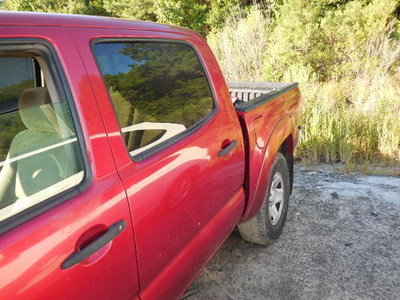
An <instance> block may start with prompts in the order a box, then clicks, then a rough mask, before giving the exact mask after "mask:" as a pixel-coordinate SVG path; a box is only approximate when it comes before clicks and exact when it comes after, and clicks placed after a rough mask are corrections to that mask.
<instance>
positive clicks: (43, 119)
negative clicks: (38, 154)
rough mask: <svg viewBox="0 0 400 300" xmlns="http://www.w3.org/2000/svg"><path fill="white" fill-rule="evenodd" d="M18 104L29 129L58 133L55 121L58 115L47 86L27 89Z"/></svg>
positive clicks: (23, 120)
mask: <svg viewBox="0 0 400 300" xmlns="http://www.w3.org/2000/svg"><path fill="white" fill-rule="evenodd" d="M18 106H19V113H20V116H21V119H22V122H23V123H24V124H25V126H26V127H27V128H28V129H30V130H35V131H42V132H51V133H57V130H56V128H55V127H54V125H55V124H54V121H53V120H54V119H56V115H55V112H54V109H53V108H52V104H51V98H50V94H49V91H48V90H47V88H45V87H36V88H29V89H26V90H25V91H23V92H22V94H21V96H20V98H19V103H18Z"/></svg>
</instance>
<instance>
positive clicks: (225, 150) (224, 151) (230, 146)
mask: <svg viewBox="0 0 400 300" xmlns="http://www.w3.org/2000/svg"><path fill="white" fill-rule="evenodd" d="M236 145H237V141H236V140H233V141H231V142H230V143H229V144H228V145H227V146H225V147H224V148H223V149H222V150H221V151H219V152H218V157H221V156H224V155H225V154H228V153H229V152H231V151H232V150H233V148H235V147H236Z"/></svg>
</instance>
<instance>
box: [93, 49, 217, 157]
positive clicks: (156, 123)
mask: <svg viewBox="0 0 400 300" xmlns="http://www.w3.org/2000/svg"><path fill="white" fill-rule="evenodd" d="M94 53H95V56H96V59H97V62H98V65H99V67H100V71H101V73H102V75H103V77H104V80H105V83H106V85H107V87H108V89H109V92H110V96H111V99H112V101H113V105H114V108H115V111H116V114H117V118H118V121H119V123H120V126H121V131H122V134H123V137H124V140H125V143H126V147H127V149H128V151H129V153H130V154H131V155H132V156H134V155H136V154H138V153H140V152H142V151H144V150H147V149H149V148H152V147H153V146H155V145H158V144H160V143H161V142H163V141H166V140H168V139H170V138H171V137H173V136H176V135H177V134H179V133H181V132H183V131H185V130H187V129H189V128H191V127H193V125H195V124H197V123H199V122H200V121H201V120H203V119H204V118H205V117H206V116H207V115H209V114H210V112H211V111H212V110H213V108H214V101H213V97H212V94H211V90H210V86H209V84H208V81H207V78H206V75H205V72H204V70H203V67H202V65H201V63H200V61H199V58H198V57H197V55H196V53H195V52H194V50H193V48H192V47H191V46H190V45H188V44H184V43H173V42H159V41H148V42H143V41H140V42H139V41H138V42H125V43H123V42H104V43H98V44H95V45H94Z"/></svg>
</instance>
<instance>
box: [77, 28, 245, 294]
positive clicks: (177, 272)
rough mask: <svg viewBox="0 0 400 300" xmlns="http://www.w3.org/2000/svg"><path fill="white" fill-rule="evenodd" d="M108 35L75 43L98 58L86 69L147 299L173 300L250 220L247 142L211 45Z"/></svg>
mask: <svg viewBox="0 0 400 300" xmlns="http://www.w3.org/2000/svg"><path fill="white" fill-rule="evenodd" d="M106 34H107V35H104V36H102V34H99V33H98V32H96V31H95V30H92V29H88V30H87V31H85V34H82V31H81V30H80V34H79V36H78V35H77V34H74V38H75V42H76V43H77V45H78V47H79V49H80V52H81V53H82V56H84V57H88V56H89V55H90V53H92V52H93V54H94V56H95V60H93V61H92V60H90V59H87V60H85V65H86V68H87V70H88V72H89V73H90V74H92V76H91V80H92V84H93V86H94V87H95V91H96V95H97V98H98V102H99V105H100V109H101V111H102V115H103V118H104V120H105V124H106V128H107V132H108V135H109V138H110V141H111V144H112V148H113V151H114V152H113V154H114V157H115V160H116V163H117V168H118V172H119V174H120V176H121V178H122V180H123V183H124V186H125V188H126V191H127V194H128V198H129V204H130V208H131V211H132V217H133V223H134V231H135V241H136V247H137V257H138V269H139V278H140V286H141V292H140V296H141V298H142V299H169V298H171V297H176V296H177V295H179V293H182V292H183V291H184V289H185V288H186V287H187V286H188V285H189V284H190V282H191V281H192V280H193V278H194V277H195V276H196V275H197V274H198V273H199V272H200V271H201V269H202V267H203V266H204V265H205V263H206V262H207V261H208V260H209V258H210V257H211V256H212V255H213V254H214V252H215V251H216V250H217V249H218V247H219V246H220V244H221V243H222V242H223V241H224V239H225V238H226V237H227V236H228V235H229V234H230V233H231V231H232V230H233V228H234V226H235V225H236V223H237V222H238V220H239V219H240V217H241V214H242V213H243V210H244V192H243V188H242V185H243V180H244V150H243V139H242V137H241V133H240V132H239V130H240V128H239V125H238V121H237V120H236V119H234V115H233V112H232V109H231V108H229V107H228V105H231V103H230V98H229V94H228V93H227V88H226V85H225V83H224V80H223V78H221V77H220V76H221V75H220V73H218V71H219V69H218V68H217V66H216V62H215V60H214V59H213V55H212V54H211V53H209V52H208V51H209V50H208V48H207V47H206V46H205V45H204V44H203V43H202V42H200V41H199V40H198V39H196V38H193V37H189V36H186V35H182V34H180V33H179V32H178V33H167V32H155V31H139V30H108V31H107V33H106ZM144 37H145V38H144ZM161 38H162V39H161ZM88 39H92V42H91V47H89V45H88V44H87V42H86V41H87V40H88ZM183 41H187V42H183ZM196 45H197V46H196ZM197 47H198V48H199V49H202V50H201V51H204V52H202V53H200V54H199V53H198V50H197ZM174 51H178V52H179V55H176V52H174ZM136 55H137V56H136ZM185 59H187V61H188V62H189V63H187V64H186V63H185ZM202 59H204V60H205V63H206V64H203V63H202V62H201V60H202ZM164 64H166V65H167V66H168V67H165V65H164ZM207 65H211V66H212V68H207ZM175 68H177V69H175ZM96 74H98V75H96ZM182 74H183V75H182ZM180 75H182V76H181V77H179V78H178V77H176V76H180ZM211 82H212V83H213V85H211V84H210V83H211ZM171 87H172V88H171ZM174 87H177V89H178V91H179V92H177V91H176V90H173V88H174ZM198 87H201V88H203V89H205V90H207V92H205V94H207V93H208V94H207V95H205V94H203V91H199V90H197V88H198ZM212 87H214V88H212ZM165 91H166V92H165ZM107 92H108V93H109V97H108V96H105V95H107V94H108V93H107ZM182 95H185V96H184V97H183V96H182ZM199 95H200V96H199ZM196 97H199V99H197V100H196V101H193V99H194V98H196ZM207 97H210V98H208V99H211V100H210V101H211V102H206V101H208V100H204V99H205V98H207ZM160 99H162V100H160ZM110 100H111V101H110ZM158 101H159V102H158ZM203 101H204V102H203ZM199 103H200V104H201V105H198V104H199ZM178 104H179V105H178ZM203 104H204V105H203ZM112 105H114V107H113V106H112ZM207 105H209V106H207ZM161 108H162V109H161ZM196 110H199V114H196V113H194V112H196ZM202 114H203V115H202ZM176 116H178V117H176ZM174 118H175V119H174ZM196 118H197V119H196ZM191 122H192V123H191ZM160 131H164V133H160ZM165 132H166V133H165ZM138 133H140V134H138ZM156 133H157V134H156ZM162 134H164V135H162ZM169 134H170V135H171V136H172V138H169V139H168V138H167V139H163V137H165V136H168V135H169ZM146 135H147V140H146V139H145V136H146ZM160 135H161V137H160ZM132 140H135V142H134V143H131V141H132ZM127 148H128V151H127Z"/></svg>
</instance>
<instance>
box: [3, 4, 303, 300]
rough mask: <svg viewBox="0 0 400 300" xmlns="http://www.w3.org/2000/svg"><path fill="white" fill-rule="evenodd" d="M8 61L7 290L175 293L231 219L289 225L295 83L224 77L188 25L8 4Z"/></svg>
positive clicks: (254, 237)
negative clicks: (11, 7)
mask: <svg viewBox="0 0 400 300" xmlns="http://www.w3.org/2000/svg"><path fill="white" fill-rule="evenodd" d="M0 68H1V72H0V278H1V280H0V298H1V299H143V300H144V299H179V297H180V296H181V295H182V294H183V293H184V292H185V290H186V289H187V288H188V287H189V286H190V284H191V283H192V282H193V280H194V279H195V278H196V276H197V275H198V274H199V273H200V272H201V270H202V269H203V268H204V266H205V265H206V264H207V262H208V261H209V260H210V259H211V257H212V256H213V254H214V253H215V252H216V251H217V250H218V248H219V247H220V246H221V244H222V243H223V242H224V241H225V239H226V238H227V237H228V236H229V235H230V233H231V232H232V231H233V230H234V229H235V227H238V228H239V231H240V234H241V235H242V236H243V238H245V239H246V240H248V241H250V242H253V243H259V244H264V245H267V244H269V243H271V242H273V241H274V240H275V239H277V238H278V236H279V235H280V233H281V231H282V228H283V226H284V223H285V219H286V214H287V210H288V203H289V195H290V193H291V191H292V186H293V153H294V149H295V147H296V144H297V141H298V138H299V135H300V117H301V95H300V91H299V88H298V86H297V84H295V83H288V84H286V83H249V82H230V83H228V84H229V88H228V84H227V82H226V81H225V79H224V77H223V75H222V73H221V70H220V68H219V66H218V63H217V61H216V59H215V57H214V55H213V53H212V52H211V50H210V49H209V47H208V46H207V44H206V42H205V41H204V40H203V38H201V37H200V36H199V35H198V34H196V33H195V32H193V31H191V30H188V29H184V28H180V27H176V26H170V25H162V24H156V23H150V22H139V21H128V20H120V19H111V18H102V17H89V16H73V15H58V14H41V13H16V12H0ZM232 99H234V100H233V101H232ZM233 102H234V103H233Z"/></svg>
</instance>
